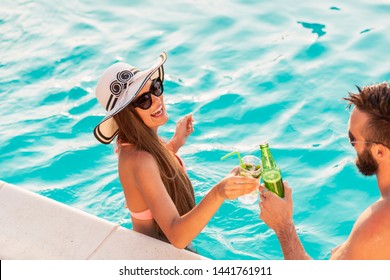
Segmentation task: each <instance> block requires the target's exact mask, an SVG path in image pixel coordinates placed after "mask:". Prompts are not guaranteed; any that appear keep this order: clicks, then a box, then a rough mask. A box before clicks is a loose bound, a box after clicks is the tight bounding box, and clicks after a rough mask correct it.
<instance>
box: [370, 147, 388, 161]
mask: <svg viewBox="0 0 390 280" xmlns="http://www.w3.org/2000/svg"><path fill="white" fill-rule="evenodd" d="M371 151H372V155H373V157H374V158H375V159H376V160H377V162H378V163H379V162H380V161H383V160H385V159H387V158H388V157H389V155H390V150H389V148H387V147H386V146H385V145H383V144H380V143H377V144H375V145H373V147H372V150H371Z"/></svg>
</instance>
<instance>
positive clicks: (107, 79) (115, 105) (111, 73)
mask: <svg viewBox="0 0 390 280" xmlns="http://www.w3.org/2000/svg"><path fill="white" fill-rule="evenodd" d="M166 59H167V54H166V53H165V52H163V53H161V54H160V56H159V58H158V60H157V61H156V62H155V63H154V65H153V66H152V67H151V68H149V69H148V70H145V71H140V70H138V69H137V68H135V67H133V66H131V65H129V64H127V63H122V62H118V63H115V64H113V65H111V66H110V67H109V68H108V69H107V70H106V71H104V73H103V75H102V77H101V78H100V79H99V81H98V83H97V86H96V90H95V94H96V98H97V99H98V101H99V103H100V104H101V105H102V106H103V108H105V109H106V111H107V115H106V117H105V118H104V119H103V120H102V121H101V122H100V123H99V124H98V125H97V126H96V127H95V129H94V131H93V133H94V135H95V137H96V139H97V140H99V141H100V142H101V143H103V144H109V143H111V141H112V140H113V139H114V138H115V136H116V135H117V134H118V130H119V128H118V125H117V124H116V122H115V120H114V119H113V117H112V116H114V115H115V114H117V113H119V112H120V111H121V110H122V109H123V108H125V107H126V106H127V105H129V104H130V103H131V102H132V101H133V100H134V98H136V97H137V95H138V94H139V93H140V91H141V89H142V88H143V87H144V86H145V84H146V83H147V81H148V80H149V79H151V80H154V79H157V78H160V79H161V81H164V67H163V64H164V62H165V61H166Z"/></svg>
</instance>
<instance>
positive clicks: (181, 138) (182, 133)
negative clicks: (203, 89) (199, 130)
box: [166, 114, 194, 154]
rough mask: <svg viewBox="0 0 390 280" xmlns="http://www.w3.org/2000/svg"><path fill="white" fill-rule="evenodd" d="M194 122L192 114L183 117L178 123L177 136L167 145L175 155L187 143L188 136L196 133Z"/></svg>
mask: <svg viewBox="0 0 390 280" xmlns="http://www.w3.org/2000/svg"><path fill="white" fill-rule="evenodd" d="M193 122H194V119H193V117H192V114H189V115H187V116H185V117H183V118H182V119H180V120H179V121H178V122H177V125H176V131H175V134H174V135H173V137H172V138H171V140H169V141H168V143H167V144H166V147H167V149H168V150H170V151H172V152H173V153H175V154H176V153H177V152H178V151H179V149H180V148H181V146H183V145H184V143H185V142H186V141H187V138H188V136H190V134H191V133H192V132H194V126H193Z"/></svg>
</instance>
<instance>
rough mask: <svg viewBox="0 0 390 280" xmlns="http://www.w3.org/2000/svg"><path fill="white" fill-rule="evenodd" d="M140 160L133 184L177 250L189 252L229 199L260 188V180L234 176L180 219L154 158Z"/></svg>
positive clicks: (135, 166)
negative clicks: (193, 243) (186, 249)
mask: <svg viewBox="0 0 390 280" xmlns="http://www.w3.org/2000/svg"><path fill="white" fill-rule="evenodd" d="M137 158H138V160H137V164H134V162H133V164H132V171H131V172H132V173H133V176H134V182H132V183H134V184H135V185H136V187H137V188H138V189H139V191H140V193H141V194H142V197H143V198H144V200H145V203H146V204H147V205H148V207H149V209H150V211H151V212H152V214H153V217H154V219H155V220H156V222H157V223H158V225H159V226H160V228H161V229H162V230H163V232H164V233H165V235H166V237H167V238H168V240H169V242H170V243H171V244H172V245H174V246H175V247H177V248H185V247H186V246H187V245H188V244H189V243H191V241H192V240H193V239H194V238H195V237H196V236H197V235H198V234H199V233H200V232H201V231H202V229H203V228H204V227H205V226H206V224H207V223H208V222H209V220H210V219H211V218H212V217H213V215H214V214H215V212H216V211H217V210H218V209H219V207H220V206H221V204H222V203H223V202H224V200H225V199H234V198H236V197H238V196H241V195H243V194H247V193H250V192H251V191H253V190H255V189H256V188H257V187H258V185H259V181H258V180H257V179H252V178H244V177H239V176H233V175H234V173H232V174H230V176H228V177H226V178H224V179H223V180H221V181H220V182H219V183H218V184H217V185H215V186H214V187H213V188H212V189H211V190H210V192H209V193H208V194H207V195H206V196H205V197H204V198H203V199H202V201H201V202H200V203H199V204H198V205H197V206H195V208H194V209H192V210H191V211H190V212H188V213H187V214H185V215H183V216H180V215H179V213H178V211H177V209H176V206H175V204H174V203H173V201H172V199H171V198H170V196H169V195H168V193H167V191H166V189H165V186H164V184H163V182H162V180H161V178H160V172H159V168H158V166H157V163H156V161H155V159H154V158H153V156H151V155H150V154H148V153H146V152H140V153H139V155H138V156H137ZM234 172H236V170H234ZM124 187H126V186H124Z"/></svg>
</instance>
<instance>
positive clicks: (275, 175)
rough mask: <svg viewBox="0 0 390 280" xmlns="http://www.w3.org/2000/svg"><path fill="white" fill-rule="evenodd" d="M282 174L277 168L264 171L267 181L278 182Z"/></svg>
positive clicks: (264, 178) (264, 177)
mask: <svg viewBox="0 0 390 280" xmlns="http://www.w3.org/2000/svg"><path fill="white" fill-rule="evenodd" d="M281 178H282V176H281V175H280V172H279V171H277V170H270V171H267V172H264V173H263V180H264V182H267V183H276V182H278V181H279V180H280V179H281Z"/></svg>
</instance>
